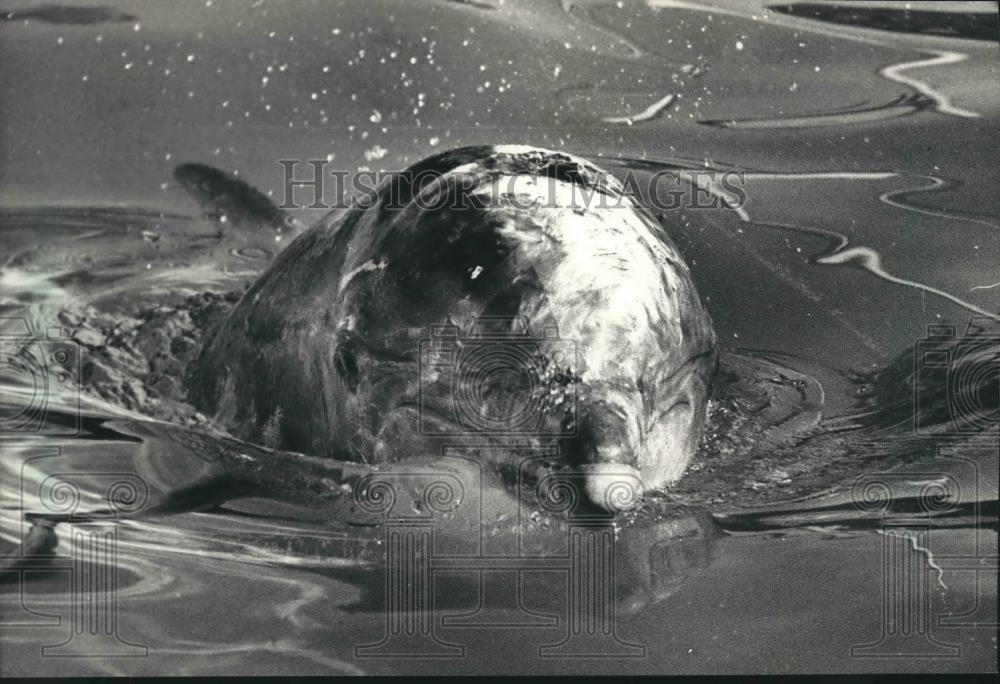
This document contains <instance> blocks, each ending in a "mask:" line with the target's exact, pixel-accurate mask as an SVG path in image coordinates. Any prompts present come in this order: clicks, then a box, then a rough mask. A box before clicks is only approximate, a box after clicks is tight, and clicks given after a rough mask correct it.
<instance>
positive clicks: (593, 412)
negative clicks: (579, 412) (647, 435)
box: [577, 402, 645, 512]
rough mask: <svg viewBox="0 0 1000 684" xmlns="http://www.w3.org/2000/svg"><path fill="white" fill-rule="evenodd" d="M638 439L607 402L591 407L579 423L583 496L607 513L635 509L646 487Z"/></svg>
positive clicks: (622, 414) (624, 413) (623, 413)
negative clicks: (638, 458)
mask: <svg viewBox="0 0 1000 684" xmlns="http://www.w3.org/2000/svg"><path fill="white" fill-rule="evenodd" d="M639 441H640V436H639V435H638V434H637V430H636V429H633V428H632V424H630V421H629V414H628V412H627V411H625V410H623V409H622V408H621V407H619V406H616V405H614V404H612V403H610V402H599V403H596V402H595V403H593V404H591V405H590V406H588V407H587V411H586V415H585V416H584V419H583V420H581V425H580V433H579V435H578V440H577V445H578V447H579V452H578V454H577V458H578V467H579V469H580V472H581V473H582V474H583V476H584V477H583V482H584V494H585V495H586V497H587V499H589V500H590V502H591V503H593V504H594V505H596V506H599V507H601V508H603V509H605V510H607V511H610V512H618V511H626V510H629V509H631V508H634V507H635V506H636V505H638V503H639V501H640V500H641V499H642V495H643V492H644V489H645V487H644V486H643V481H642V477H641V473H640V472H639V468H638V461H637V458H636V457H637V453H638V445H639Z"/></svg>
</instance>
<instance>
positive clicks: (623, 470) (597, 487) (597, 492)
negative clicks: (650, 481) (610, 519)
mask: <svg viewBox="0 0 1000 684" xmlns="http://www.w3.org/2000/svg"><path fill="white" fill-rule="evenodd" d="M581 469H582V470H583V473H584V491H585V494H586V495H587V499H589V500H590V502H591V503H593V504H595V505H597V506H600V507H601V508H603V509H604V510H606V511H610V512H612V513H615V512H618V511H627V510H631V509H632V508H635V507H636V506H637V505H638V504H639V502H640V501H641V500H642V495H643V492H644V488H643V486H642V480H641V479H640V477H639V471H638V470H636V469H635V468H633V467H632V466H630V465H626V464H623V463H588V464H586V465H584V466H582V468H581Z"/></svg>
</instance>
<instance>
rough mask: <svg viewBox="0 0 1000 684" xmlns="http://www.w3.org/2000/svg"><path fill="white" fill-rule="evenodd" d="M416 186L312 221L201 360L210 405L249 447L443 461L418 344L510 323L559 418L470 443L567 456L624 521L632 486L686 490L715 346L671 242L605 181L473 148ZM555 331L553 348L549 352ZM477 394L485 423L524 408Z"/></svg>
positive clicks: (450, 157) (498, 389) (521, 153)
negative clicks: (430, 428) (445, 328)
mask: <svg viewBox="0 0 1000 684" xmlns="http://www.w3.org/2000/svg"><path fill="white" fill-rule="evenodd" d="M408 171H409V172H410V174H411V175H410V176H408V177H407V176H401V177H398V178H396V179H395V180H393V181H390V182H387V183H385V184H383V185H382V186H380V188H379V190H378V194H377V197H376V198H375V199H374V201H373V202H371V204H370V206H367V207H360V208H353V209H350V210H347V211H342V212H339V213H334V214H331V215H329V216H327V217H326V218H325V219H323V220H322V221H320V222H319V223H318V224H317V225H316V226H314V227H313V228H311V229H310V230H309V231H307V232H306V233H304V234H303V235H302V236H300V237H299V238H298V239H296V240H295V241H294V242H293V243H292V244H291V245H289V247H288V248H287V249H286V250H285V251H284V252H282V253H281V254H280V255H279V257H278V258H277V259H276V261H275V263H274V264H273V265H272V267H271V268H270V269H269V270H268V271H267V272H266V273H264V274H263V275H262V276H261V277H260V278H259V279H258V280H257V282H256V283H254V285H253V286H252V287H251V288H250V290H249V291H248V292H247V293H246V294H245V295H244V296H243V298H242V300H241V301H240V302H239V304H238V305H237V306H236V308H235V309H234V310H233V311H232V313H231V314H230V316H229V318H228V319H227V320H226V321H225V323H224V324H223V325H222V327H221V329H220V330H219V331H218V332H217V334H216V335H215V336H214V338H213V339H212V340H211V341H210V342H209V343H208V344H207V345H206V348H205V350H204V352H203V354H202V357H201V359H200V361H199V365H198V368H197V369H196V379H197V382H196V401H197V402H198V403H199V404H200V406H201V407H202V408H203V409H204V410H206V411H208V412H211V413H212V414H213V415H214V416H215V417H216V419H217V420H218V421H220V422H222V423H223V424H225V425H227V426H228V427H229V428H230V429H232V431H233V432H234V433H235V434H236V435H238V436H240V437H243V438H246V439H257V440H261V439H263V440H265V441H270V442H274V443H273V444H272V446H280V447H282V448H284V449H288V450H294V451H299V452H303V453H307V454H312V455H318V456H325V457H332V458H338V459H344V460H352V461H363V462H368V463H378V462H386V461H396V460H402V459H406V458H409V457H411V456H415V455H431V454H436V453H439V452H440V448H441V446H442V445H443V444H445V443H454V441H455V440H454V439H452V440H450V441H449V440H448V439H442V438H441V437H433V436H428V435H425V434H422V431H421V429H420V421H419V414H420V406H421V401H423V406H424V408H425V409H426V412H425V418H426V416H428V415H430V416H431V417H432V418H431V420H432V421H439V422H440V424H442V425H445V424H448V423H449V422H450V421H451V423H452V424H451V427H452V428H454V424H453V421H452V416H453V414H450V413H449V410H448V406H447V405H446V404H447V399H448V397H447V396H443V397H442V396H441V395H440V393H439V394H434V395H433V396H428V393H427V392H425V394H424V395H423V396H422V395H421V394H420V389H421V387H420V384H421V383H420V382H419V377H420V374H419V368H418V366H419V349H420V343H421V341H422V340H426V339H428V338H429V336H430V327H431V326H432V325H437V324H441V323H444V322H451V323H454V324H455V325H457V326H458V328H459V329H460V330H461V331H463V333H467V332H468V331H470V330H472V329H474V327H475V325H476V321H477V320H480V319H481V318H483V317H500V318H501V319H502V320H519V321H523V322H526V324H527V328H528V332H529V334H530V337H532V338H537V339H539V340H540V341H539V342H538V344H537V357H538V359H539V360H540V362H541V365H542V367H544V368H547V369H549V370H551V371H553V372H549V373H547V375H546V377H545V379H544V381H543V382H542V385H543V387H544V390H545V391H546V392H547V393H548V394H549V396H550V397H555V398H556V399H557V400H555V401H548V402H547V403H546V404H545V405H544V407H543V409H542V410H543V413H544V415H542V416H541V418H540V422H539V423H538V430H537V431H536V434H533V435H520V436H518V437H510V436H498V435H492V434H477V435H474V437H475V438H476V441H479V442H482V441H487V442H490V443H493V444H514V443H517V444H529V445H538V444H550V443H558V444H559V445H560V447H561V453H562V455H563V457H564V458H565V459H566V460H567V462H569V463H572V464H574V465H575V466H577V467H578V468H580V469H581V470H583V471H584V472H585V473H588V475H587V478H588V479H587V484H586V493H587V495H588V496H589V497H590V498H591V499H592V500H594V501H595V502H596V503H598V504H600V505H603V506H605V507H606V508H609V509H616V508H627V507H629V506H630V505H631V504H630V503H629V502H628V501H626V500H621V501H618V502H617V503H616V502H615V501H610V500H609V498H614V497H613V496H612V495H611V494H610V493H609V492H610V490H611V489H613V488H614V487H615V484H616V483H617V482H620V479H621V478H620V476H621V475H622V474H623V473H624V474H625V476H626V477H627V476H629V475H631V476H633V477H635V478H638V480H639V482H641V486H642V488H653V487H659V486H662V485H664V484H666V483H669V482H671V481H672V480H675V479H676V478H677V477H679V476H680V474H681V473H682V472H683V470H684V469H685V467H686V465H687V464H688V462H689V461H690V459H691V457H692V455H693V454H694V452H695V449H696V447H697V444H698V441H699V437H700V433H701V430H702V426H703V423H704V419H705V412H706V404H707V399H708V395H709V392H710V388H711V382H712V378H713V376H714V373H715V368H716V363H717V360H716V351H715V349H716V336H715V333H714V331H713V328H712V322H711V319H710V317H709V315H708V313H707V312H706V311H705V309H704V307H703V306H702V304H701V301H700V300H699V297H698V295H697V292H696V291H695V287H694V283H693V282H692V279H691V274H690V272H689V270H688V268H687V266H686V265H685V264H684V262H683V260H682V259H681V257H680V255H679V253H678V252H677V249H676V247H675V246H674V244H673V243H672V242H671V241H670V238H669V237H668V236H667V234H666V233H665V231H664V229H663V228H662V227H661V226H660V224H659V223H658V222H657V221H656V220H655V219H654V218H652V216H650V215H649V213H648V212H647V211H646V210H645V209H643V208H641V207H638V206H636V205H634V204H633V203H632V201H631V200H630V199H629V198H627V197H624V196H623V193H622V189H621V186H620V185H619V184H618V182H617V181H616V180H615V179H614V178H613V177H611V176H610V175H609V174H607V173H605V172H604V171H601V170H600V169H598V168H596V167H595V166H593V165H592V164H590V163H589V162H586V161H584V160H582V159H579V158H576V157H572V156H570V155H566V154H562V153H556V152H550V151H546V150H538V149H534V148H526V147H471V148H463V149H458V150H453V151H450V152H446V153H443V154H441V155H438V156H435V157H432V158H430V159H428V160H425V161H423V162H421V163H419V164H417V165H415V166H413V167H411V168H410V169H409V170H408ZM421 173H424V174H425V175H424V176H423V180H424V181H428V179H431V180H430V181H428V182H423V183H419V184H418V185H419V188H418V187H416V186H415V185H414V184H413V183H410V182H409V180H408V178H413V177H414V176H419V174H421ZM432 174H434V175H432ZM515 177H516V178H515ZM512 179H513V180H512ZM418 192H419V197H420V198H421V201H419V202H418V201H416V200H415V197H414V196H415V195H416V194H417V193H418ZM588 197H589V202H586V203H585V202H584V199H585V198H588ZM470 200H475V202H473V201H470ZM602 200H603V204H604V206H603V207H602V206H601V204H602ZM394 203H395V206H393V204H394ZM473 205H476V206H473ZM511 325H515V324H513V323H512V324H511ZM553 327H555V328H557V329H558V331H559V339H558V340H547V339H545V334H546V329H547V328H548V329H549V330H551V329H552V328H553ZM566 340H569V341H571V342H572V343H573V344H574V345H575V349H576V354H575V356H574V357H573V358H570V359H569V360H568V361H567V360H566V356H565V355H563V356H561V357H560V356H559V354H560V353H563V354H564V352H565V350H566V348H567V347H566V342H565V341H566ZM485 382H486V384H485V389H483V390H482V391H481V392H480V395H479V396H480V399H481V400H482V401H483V402H485V404H486V405H487V407H488V408H489V409H490V410H492V411H496V412H501V413H502V412H504V411H509V409H510V407H511V405H512V402H516V401H517V400H518V397H522V396H523V395H520V394H518V392H517V388H515V387H513V385H512V384H511V383H512V382H513V381H512V380H511V379H510V378H509V377H508V378H506V379H504V378H500V377H498V378H494V379H488V380H487V381H485ZM515 384H516V383H515ZM425 385H426V383H425ZM425 389H426V387H425ZM459 389H461V388H459ZM481 389H482V388H481ZM430 394H433V393H430ZM562 398H565V401H558V399H562ZM574 398H575V401H574ZM442 402H443V403H442ZM425 426H426V424H425ZM425 431H426V430H425ZM444 431H446V432H447V431H448V429H447V428H446V429H445V430H444ZM552 435H569V436H567V437H564V438H561V439H554V438H553V437H552ZM615 496H617V495H615ZM626 498H627V497H626Z"/></svg>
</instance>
